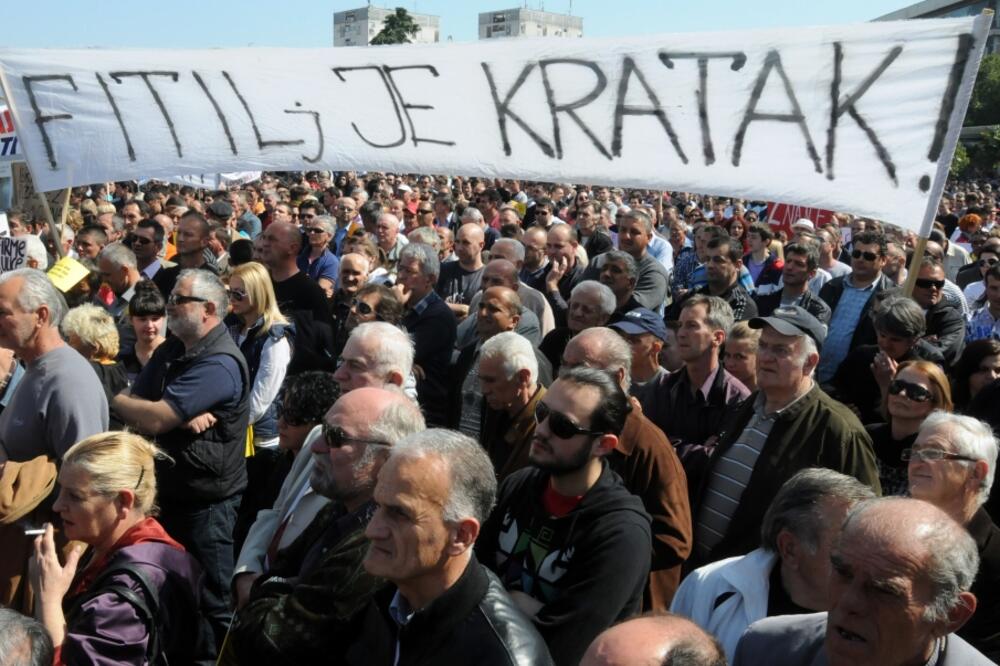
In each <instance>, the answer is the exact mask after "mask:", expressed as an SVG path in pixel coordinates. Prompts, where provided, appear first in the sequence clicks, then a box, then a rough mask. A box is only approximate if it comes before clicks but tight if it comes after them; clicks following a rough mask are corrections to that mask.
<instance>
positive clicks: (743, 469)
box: [689, 305, 881, 568]
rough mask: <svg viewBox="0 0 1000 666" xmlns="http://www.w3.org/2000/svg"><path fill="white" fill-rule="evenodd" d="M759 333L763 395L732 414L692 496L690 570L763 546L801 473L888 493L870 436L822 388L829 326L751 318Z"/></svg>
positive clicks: (804, 318)
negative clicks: (842, 478) (837, 476)
mask: <svg viewBox="0 0 1000 666" xmlns="http://www.w3.org/2000/svg"><path fill="white" fill-rule="evenodd" d="M750 328H759V329H762V331H761V336H760V343H759V345H758V351H757V385H758V389H759V390H758V391H757V393H755V394H753V396H752V397H751V398H750V399H748V400H744V401H743V403H742V404H740V405H739V406H738V407H736V408H735V409H733V410H730V411H729V412H728V413H727V414H726V415H725V418H724V421H723V423H722V424H721V426H720V428H719V432H720V435H719V437H718V444H717V446H716V449H715V453H714V454H713V455H712V458H711V459H710V460H709V462H708V467H707V470H706V472H705V474H704V475H703V478H702V482H701V483H700V487H699V488H698V489H697V490H696V491H695V492H694V493H692V497H693V498H694V501H693V502H692V503H693V505H694V506H695V507H696V509H695V512H694V516H695V520H694V552H693V555H692V558H691V560H689V565H694V566H702V565H705V564H709V563H711V562H715V561H718V560H721V559H723V558H725V557H732V556H734V555H744V554H746V553H749V552H750V551H751V550H753V549H754V548H757V547H758V546H759V545H760V530H761V524H762V523H763V518H764V511H765V509H766V507H767V506H769V505H770V504H771V501H772V500H773V499H774V495H775V493H777V491H778V489H779V488H781V486H782V485H783V484H784V483H785V481H787V480H788V479H789V478H791V477H792V476H793V475H794V474H795V473H796V472H798V471H799V470H800V469H804V468H807V467H826V468H829V469H832V470H834V471H837V472H841V473H843V474H848V475H850V476H853V477H854V478H856V479H858V480H859V481H861V482H862V483H864V484H866V485H868V486H870V487H871V488H872V489H873V490H875V491H876V492H877V493H880V492H881V486H880V485H879V479H878V467H877V465H876V462H875V453H874V451H873V450H872V443H871V438H870V437H869V436H868V433H867V432H865V429H864V428H863V427H862V425H861V423H859V422H858V418H857V417H856V416H855V415H854V414H853V413H852V412H851V411H850V410H849V409H847V407H845V406H844V405H843V404H841V403H839V402H837V401H836V400H834V399H833V398H831V397H830V396H828V395H827V394H826V393H824V392H823V390H822V389H820V387H819V385H818V384H817V383H816V382H815V381H814V380H813V373H814V371H815V369H816V365H817V363H819V350H820V349H821V348H822V345H823V341H824V339H825V337H826V329H825V328H824V326H823V325H822V324H821V323H820V321H819V320H818V319H816V318H815V317H813V316H812V315H811V314H809V313H808V312H806V311H805V310H804V309H802V308H801V307H799V306H797V305H793V306H786V307H780V308H777V309H775V311H774V312H773V313H772V314H771V316H770V317H759V318H754V319H751V320H750ZM692 568H693V567H692Z"/></svg>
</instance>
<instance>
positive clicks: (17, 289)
mask: <svg viewBox="0 0 1000 666" xmlns="http://www.w3.org/2000/svg"><path fill="white" fill-rule="evenodd" d="M66 310H67V307H66V299H65V298H63V295H62V292H60V291H59V290H58V289H56V288H55V286H54V285H53V284H52V282H51V281H50V280H49V278H48V276H47V275H46V274H45V273H43V272H42V271H40V270H37V269H34V268H19V269H17V270H14V271H9V272H7V273H2V274H0V347H6V348H7V349H12V350H14V352H15V353H16V354H17V355H18V356H19V357H20V358H22V359H25V360H30V359H29V358H28V356H30V350H31V349H33V348H35V347H36V346H37V345H38V344H39V342H40V338H43V339H44V338H49V339H51V337H52V336H53V335H55V336H58V335H59V325H60V324H61V323H62V320H63V317H64V316H65V314H66Z"/></svg>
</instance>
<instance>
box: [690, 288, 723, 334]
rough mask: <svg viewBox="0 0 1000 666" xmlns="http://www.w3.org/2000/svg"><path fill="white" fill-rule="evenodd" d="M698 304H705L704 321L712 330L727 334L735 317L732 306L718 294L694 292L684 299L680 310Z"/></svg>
mask: <svg viewBox="0 0 1000 666" xmlns="http://www.w3.org/2000/svg"><path fill="white" fill-rule="evenodd" d="M698 305H703V306H705V323H706V324H708V327H709V328H710V329H712V330H713V331H723V332H724V333H725V334H726V335H729V329H731V328H732V327H733V324H734V323H735V321H736V317H734V316H733V308H732V307H731V306H730V305H729V303H727V302H725V301H724V300H722V299H721V298H719V297H718V296H709V295H707V294H695V295H694V296H692V297H691V298H689V299H687V300H686V301H684V304H683V305H682V306H681V312H683V311H684V310H687V309H688V308H693V307H695V306H698Z"/></svg>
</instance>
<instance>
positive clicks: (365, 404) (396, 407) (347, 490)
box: [309, 387, 425, 511]
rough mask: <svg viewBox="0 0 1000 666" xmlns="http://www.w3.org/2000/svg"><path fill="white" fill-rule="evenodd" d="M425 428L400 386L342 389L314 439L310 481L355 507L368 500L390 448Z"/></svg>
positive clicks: (334, 497)
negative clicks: (393, 387) (318, 434)
mask: <svg viewBox="0 0 1000 666" xmlns="http://www.w3.org/2000/svg"><path fill="white" fill-rule="evenodd" d="M424 427H425V424H424V417H423V415H421V413H420V409H419V408H418V407H417V406H416V405H415V404H414V403H413V401H412V400H410V399H409V398H407V397H406V396H405V395H404V394H403V393H402V392H401V391H396V390H388V389H384V388H373V387H363V388H359V389H356V390H353V391H350V392H348V393H344V394H343V395H341V396H340V398H338V399H337V401H336V402H335V403H333V406H332V407H330V409H329V411H327V413H326V415H325V416H324V417H323V421H322V428H323V432H322V435H321V436H319V437H316V438H315V439H314V440H313V442H312V446H311V453H312V456H313V463H314V464H315V466H314V467H313V470H312V473H311V475H310V477H309V484H310V485H311V486H312V488H313V490H315V491H316V492H317V493H319V494H320V495H322V496H323V497H327V498H329V499H331V500H333V501H335V502H341V503H343V504H344V505H346V506H347V507H348V509H349V510H352V511H353V510H355V509H356V508H357V507H358V506H360V505H361V504H364V502H366V501H368V500H369V499H371V495H372V490H373V489H374V488H375V481H376V479H377V478H378V473H379V469H380V468H381V467H382V465H383V463H385V460H386V458H388V457H389V451H390V449H391V448H392V447H393V446H395V445H396V444H397V443H399V442H400V441H401V440H402V439H403V438H405V437H407V436H409V435H411V434H413V433H415V432H419V431H421V430H423V429H424Z"/></svg>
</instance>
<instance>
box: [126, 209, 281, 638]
mask: <svg viewBox="0 0 1000 666" xmlns="http://www.w3.org/2000/svg"><path fill="white" fill-rule="evenodd" d="M272 226H273V225H272ZM269 230H270V229H269ZM228 305H229V298H228V295H227V293H226V288H225V286H224V285H223V284H222V281H221V280H219V278H218V277H217V276H216V275H214V274H212V273H210V272H208V271H203V270H198V269H185V270H183V271H181V273H180V275H179V276H178V278H177V284H176V286H175V287H174V290H173V291H172V292H171V294H170V298H169V299H167V327H168V328H169V329H170V330H171V331H172V332H173V334H174V335H173V337H170V338H168V339H167V341H166V342H164V343H163V344H162V345H160V346H159V347H157V349H156V351H155V352H154V353H153V356H152V358H150V360H149V363H147V364H146V366H145V367H144V368H143V369H142V372H141V373H140V374H139V377H138V378H137V379H136V381H135V384H134V385H133V386H132V388H131V390H129V389H126V390H125V391H123V392H122V393H119V394H118V395H117V396H115V398H114V400H113V401H112V405H113V406H114V409H115V411H116V412H117V414H118V415H119V416H120V417H121V419H122V421H124V422H125V423H126V424H127V425H128V426H130V427H131V428H133V429H134V430H135V431H137V432H139V433H142V434H144V435H146V436H148V437H150V438H152V439H154V441H156V443H157V444H158V445H159V446H160V448H162V449H163V450H164V451H165V452H166V453H168V454H169V455H170V457H171V458H172V459H173V460H172V461H171V462H170V464H168V463H166V461H157V471H156V473H157V482H158V485H159V495H160V496H159V503H160V508H161V514H160V522H162V523H163V526H164V527H165V528H166V530H167V531H168V532H169V533H170V535H171V536H172V537H174V538H175V539H177V540H178V541H180V542H181V543H182V544H183V545H184V546H185V548H187V549H188V551H189V552H190V553H191V554H192V555H194V556H195V558H196V559H197V560H198V561H199V562H200V563H201V566H202V569H204V571H205V589H204V592H205V596H204V597H203V598H204V600H205V604H206V608H205V613H206V616H207V618H208V621H209V623H210V624H211V626H212V630H213V632H214V634H215V640H216V647H217V648H218V647H219V646H221V645H222V639H223V637H224V636H225V635H226V629H227V627H228V625H229V620H230V612H229V605H230V604H229V597H230V594H229V581H230V579H231V578H232V574H233V529H234V527H235V524H236V511H237V509H238V508H239V505H240V499H241V497H242V494H243V490H244V489H245V488H246V484H247V476H246V463H245V461H244V455H243V452H244V445H245V442H246V429H247V421H248V419H249V414H250V401H249V394H250V390H249V386H250V382H249V372H248V370H247V364H246V360H245V358H244V356H243V353H242V352H241V351H240V349H239V347H237V346H236V343H235V342H233V339H232V337H231V336H230V335H229V333H228V331H227V330H226V327H225V326H224V325H223V323H222V319H223V317H225V316H226V311H227V309H228Z"/></svg>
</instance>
